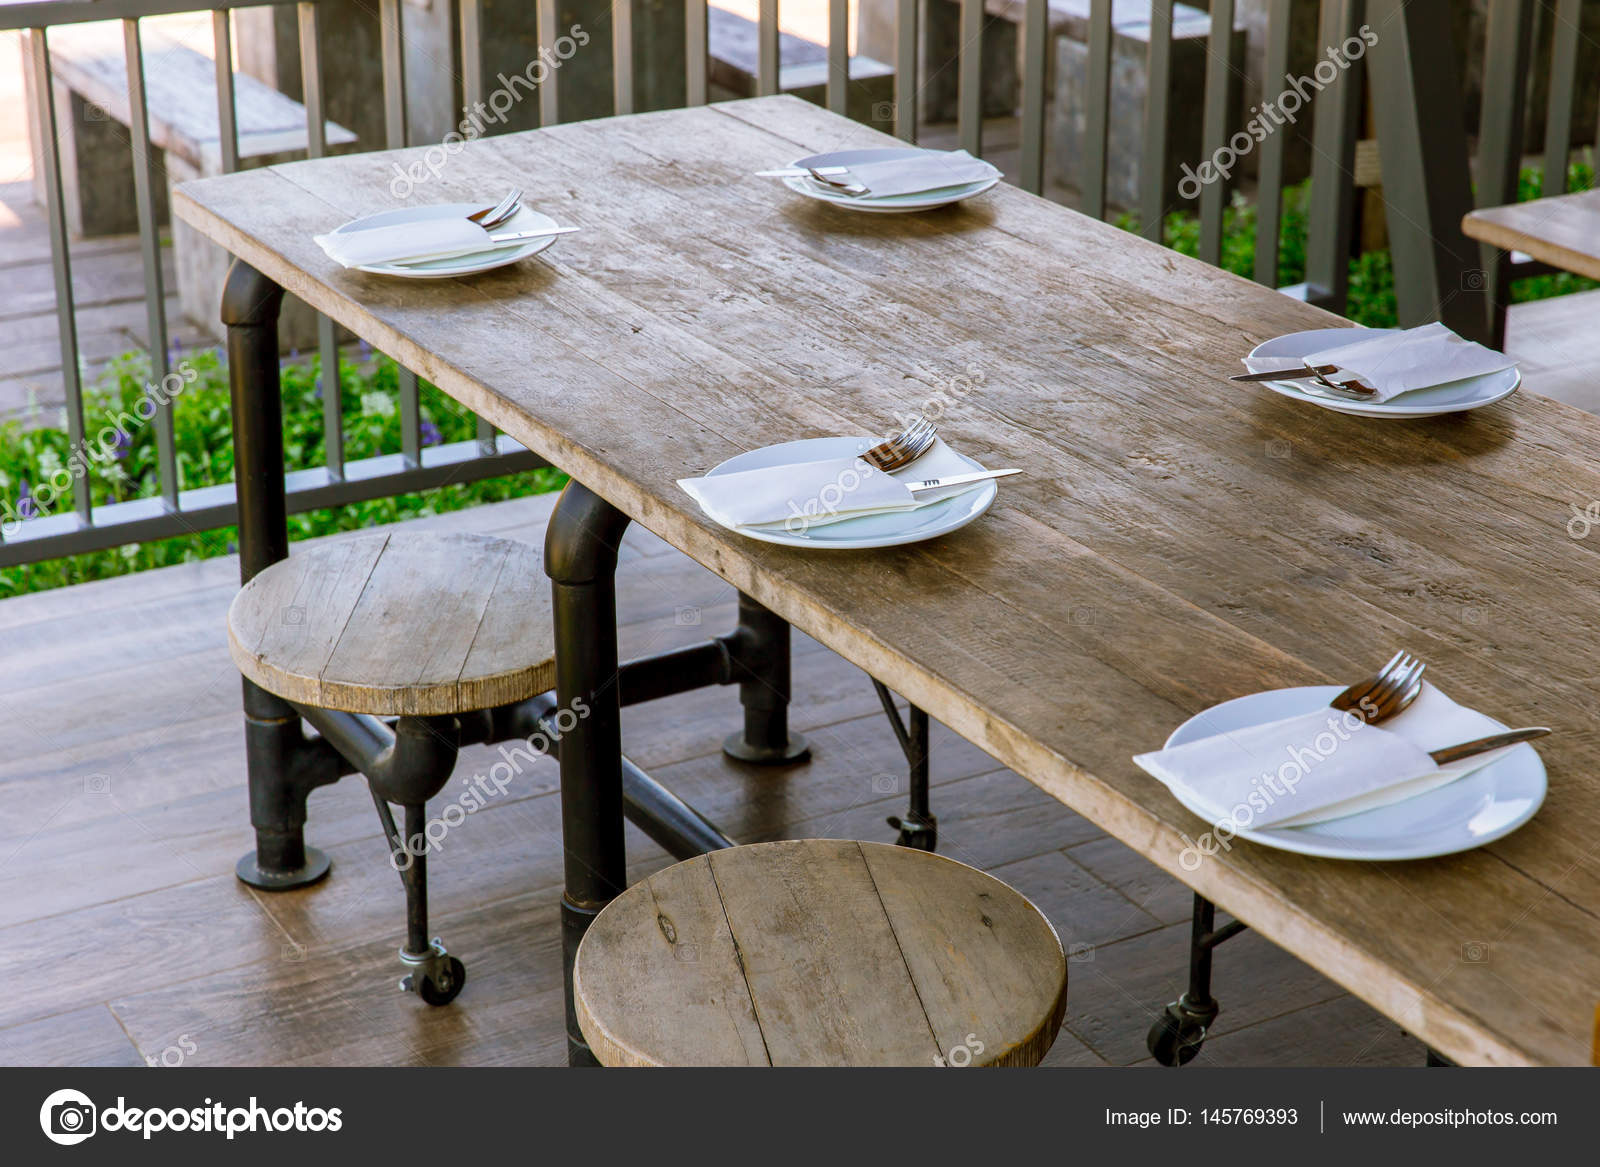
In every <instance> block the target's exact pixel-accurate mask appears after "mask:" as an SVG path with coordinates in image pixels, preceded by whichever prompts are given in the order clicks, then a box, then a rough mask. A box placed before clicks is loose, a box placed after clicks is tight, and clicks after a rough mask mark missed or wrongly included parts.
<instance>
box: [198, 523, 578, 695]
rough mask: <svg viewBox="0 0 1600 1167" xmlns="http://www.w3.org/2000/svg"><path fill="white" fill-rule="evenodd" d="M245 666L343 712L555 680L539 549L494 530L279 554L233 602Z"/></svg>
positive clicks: (268, 684) (237, 645) (231, 625)
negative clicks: (491, 535)
mask: <svg viewBox="0 0 1600 1167" xmlns="http://www.w3.org/2000/svg"><path fill="white" fill-rule="evenodd" d="M228 647H229V649H230V650H231V651H232V653H233V660H234V663H235V664H237V665H238V666H239V671H240V672H241V673H243V674H244V675H245V676H246V677H247V678H249V679H250V680H252V681H254V682H255V683H256V684H258V685H260V686H261V687H262V688H263V689H265V690H267V692H269V693H275V694H277V695H278V696H279V697H282V698H283V699H284V700H285V701H293V702H295V703H296V704H298V705H314V706H316V707H317V708H319V709H338V710H343V711H344V712H346V713H371V714H376V715H384V714H399V715H403V716H413V717H417V716H430V715H448V714H457V713H469V712H473V711H476V710H479V709H490V708H493V707H494V706H496V705H505V704H508V703H509V702H512V701H522V700H524V699H526V698H528V697H535V696H538V695H539V694H540V693H543V692H545V691H546V690H547V689H549V688H551V687H552V686H553V685H554V684H555V677H556V666H555V644H554V632H553V631H552V629H551V625H550V584H549V581H548V580H547V579H545V575H544V567H543V565H542V563H541V557H540V552H539V550H538V549H537V548H534V547H530V546H528V545H527V544H525V543H517V542H513V541H512V540H509V539H491V538H489V537H488V536H486V535H467V534H448V535H429V534H404V533H396V534H384V535H368V536H362V537H360V538H354V539H340V540H337V541H335V542H332V543H324V544H322V545H321V546H318V547H314V548H312V549H311V550H309V551H306V552H304V553H303V554H296V555H291V556H290V557H289V558H288V559H284V560H281V561H279V562H278V563H274V564H273V565H272V566H271V567H269V568H267V569H266V570H265V571H263V572H261V573H260V574H259V575H257V576H256V577H255V578H254V579H252V580H251V581H250V582H249V583H247V584H245V586H244V587H243V589H241V590H240V592H239V594H238V595H237V596H235V597H234V600H233V606H232V607H231V608H229V609H228Z"/></svg>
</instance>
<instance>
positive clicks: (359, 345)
mask: <svg viewBox="0 0 1600 1167" xmlns="http://www.w3.org/2000/svg"><path fill="white" fill-rule="evenodd" d="M356 351H357V352H358V353H360V354H361V363H362V364H366V363H367V362H368V361H370V360H371V359H372V346H371V345H370V344H368V343H367V342H366V341H364V340H361V339H359V338H358V339H357V340H356Z"/></svg>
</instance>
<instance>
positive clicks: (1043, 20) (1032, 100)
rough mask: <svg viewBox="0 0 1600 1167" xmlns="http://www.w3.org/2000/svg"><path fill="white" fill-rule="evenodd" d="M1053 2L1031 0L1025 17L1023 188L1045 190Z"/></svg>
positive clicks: (1023, 34)
mask: <svg viewBox="0 0 1600 1167" xmlns="http://www.w3.org/2000/svg"><path fill="white" fill-rule="evenodd" d="M1049 47H1050V2H1049V0H1028V3H1027V7H1026V9H1025V10H1024V12H1023V17H1022V175H1021V178H1022V189H1023V190H1027V191H1032V192H1033V193H1034V194H1039V193H1041V192H1042V191H1043V190H1044V122H1045V105H1044V103H1045V92H1044V83H1045V74H1046V72H1047V68H1046V58H1045V53H1046V50H1048V49H1049Z"/></svg>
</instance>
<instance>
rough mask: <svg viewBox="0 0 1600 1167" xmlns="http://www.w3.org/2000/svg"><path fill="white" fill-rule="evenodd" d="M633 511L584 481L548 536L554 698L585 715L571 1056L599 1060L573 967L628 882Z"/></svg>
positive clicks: (573, 843)
mask: <svg viewBox="0 0 1600 1167" xmlns="http://www.w3.org/2000/svg"><path fill="white" fill-rule="evenodd" d="M628 521H629V520H628V516H626V515H625V514H623V513H622V512H621V511H619V510H617V509H616V508H615V507H613V506H612V505H611V504H610V503H608V502H606V501H605V499H603V498H601V497H600V496H599V495H597V494H595V493H594V492H593V491H591V490H589V489H588V488H587V487H585V486H584V485H583V484H582V483H579V482H576V481H573V482H569V483H568V484H567V487H566V489H565V490H564V491H562V494H561V501H560V502H559V503H557V504H556V509H555V512H554V514H552V515H551V517H550V526H549V529H548V531H547V532H546V534H545V559H544V563H545V572H546V574H548V575H549V576H550V586H551V596H552V615H553V617H554V621H555V646H556V700H557V703H558V704H559V706H560V708H561V709H567V710H571V711H572V712H573V713H575V714H576V715H577V721H576V723H575V724H574V725H573V726H572V728H571V729H569V730H567V731H565V732H564V733H563V734H562V735H561V747H560V754H561V832H562V840H563V845H564V853H565V867H566V889H565V891H564V892H563V894H562V897H561V950H562V976H563V979H564V981H565V994H566V1006H567V1008H566V1013H567V1061H568V1062H569V1064H571V1065H575V1066H576V1065H594V1064H595V1059H594V1055H593V1054H592V1053H591V1052H590V1050H589V1047H588V1044H587V1043H586V1042H585V1041H584V1040H583V1032H582V1030H580V1029H579V1028H578V1017H577V1011H576V1009H575V1008H574V1007H573V999H572V968H573V961H574V960H575V959H576V957H577V954H578V945H579V943H580V942H581V941H582V940H583V934H584V933H585V932H586V931H588V928H589V924H590V923H591V922H592V921H593V920H594V918H595V916H597V915H598V914H599V913H600V910H601V909H602V908H604V907H605V906H606V904H608V903H610V902H611V900H612V899H613V898H615V897H616V895H617V894H618V893H619V892H621V891H622V890H623V889H624V888H625V887H626V886H627V882H628V875H627V863H626V858H625V855H624V852H623V836H622V816H623V797H622V707H621V702H620V700H619V695H618V684H617V674H618V667H617V592H616V568H617V548H618V546H619V545H620V543H621V541H622V535H623V532H625V531H626V530H627V528H628Z"/></svg>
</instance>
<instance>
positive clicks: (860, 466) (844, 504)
mask: <svg viewBox="0 0 1600 1167" xmlns="http://www.w3.org/2000/svg"><path fill="white" fill-rule="evenodd" d="M1020 473H1022V471H1021V470H1017V469H1000V470H990V469H987V468H985V467H984V466H982V465H981V464H980V463H978V462H977V461H976V460H975V459H972V458H969V457H967V456H966V455H965V454H962V453H960V452H958V451H956V450H954V449H952V448H951V447H950V446H949V445H948V444H947V443H946V442H945V440H944V439H943V438H942V437H940V436H939V432H938V428H937V427H936V426H935V425H934V424H933V423H932V422H931V421H929V420H928V419H927V418H925V417H922V416H920V415H918V416H913V417H911V418H910V419H909V420H908V422H907V424H906V425H905V426H904V427H903V428H902V429H900V430H899V431H897V432H896V433H894V434H891V435H890V436H889V437H887V438H882V439H879V438H876V437H871V436H866V435H858V436H851V437H823V438H803V439H801V440H799V441H794V442H782V443H779V444H778V445H773V446H764V447H762V448H761V449H757V450H750V451H747V452H746V453H743V454H738V455H736V456H734V457H732V458H729V459H728V460H727V461H725V462H722V463H719V464H718V465H716V466H714V467H712V468H711V469H710V470H708V471H707V472H706V473H705V474H704V475H702V476H700V477H695V478H681V479H679V480H678V486H679V487H681V488H682V489H683V490H684V491H685V492H686V493H688V495H689V496H690V497H691V498H693V499H694V500H695V502H696V503H698V504H699V506H700V509H701V510H702V511H703V512H704V513H705V515H706V517H708V518H709V519H711V520H712V521H713V522H715V523H718V524H719V525H721V526H723V527H726V528H727V529H728V530H730V531H733V532H735V533H737V534H740V535H743V536H745V537H746V538H749V539H756V540H758V541H760V542H763V543H778V544H782V545H784V546H789V547H806V548H812V549H820V550H861V549H866V548H874V547H894V546H898V545H900V544H904V543H919V542H922V541H923V540H925V539H936V538H938V537H939V536H941V535H947V534H949V533H950V532H952V531H958V530H960V529H961V528H962V527H965V526H966V525H967V524H968V523H971V522H974V521H975V520H977V519H978V518H980V517H981V516H982V515H983V514H984V513H985V512H986V511H988V509H989V508H990V507H991V506H992V505H994V500H995V498H996V496H997V495H998V493H999V480H1000V479H1002V478H1009V477H1010V476H1011V475H1014V474H1020Z"/></svg>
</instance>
